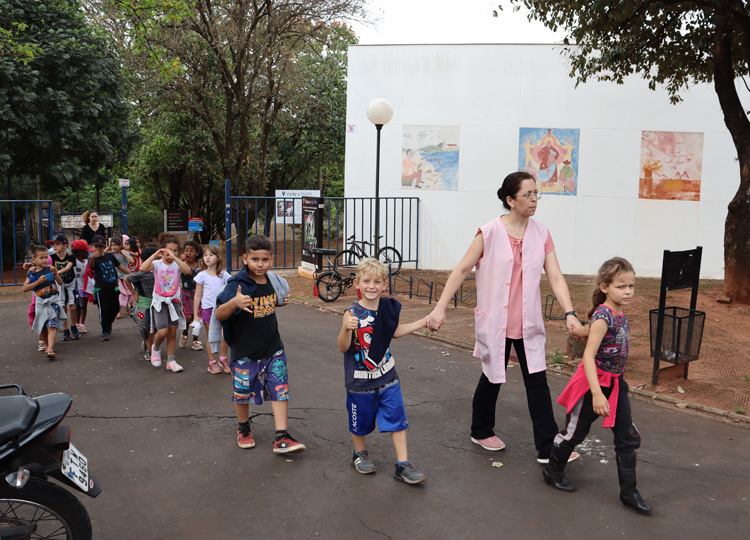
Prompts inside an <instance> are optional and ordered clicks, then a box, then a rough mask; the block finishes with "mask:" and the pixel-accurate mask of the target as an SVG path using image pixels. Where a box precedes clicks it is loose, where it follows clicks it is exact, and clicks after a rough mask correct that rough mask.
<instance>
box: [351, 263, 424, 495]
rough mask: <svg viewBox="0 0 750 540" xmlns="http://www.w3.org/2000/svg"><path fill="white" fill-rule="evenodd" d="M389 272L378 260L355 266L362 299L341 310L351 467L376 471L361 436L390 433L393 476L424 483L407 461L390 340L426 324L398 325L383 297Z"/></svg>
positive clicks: (391, 302) (395, 309) (391, 303)
mask: <svg viewBox="0 0 750 540" xmlns="http://www.w3.org/2000/svg"><path fill="white" fill-rule="evenodd" d="M387 279H388V269H387V268H386V266H385V265H384V264H383V263H381V262H380V261H378V260H376V259H364V260H362V261H361V262H360V263H359V264H358V265H357V279H356V280H355V281H354V285H355V286H356V287H357V289H359V292H360V293H361V294H362V298H361V299H360V300H359V301H358V302H354V304H352V306H351V307H350V308H349V309H348V310H346V311H345V312H344V320H343V322H342V325H341V332H340V333H339V337H338V342H337V344H338V347H339V350H340V351H341V352H343V353H344V372H345V384H346V394H347V397H346V406H347V410H348V411H349V431H350V432H351V435H352V442H353V443H354V454H353V455H352V465H353V466H354V468H355V469H356V470H357V472H359V473H361V474H370V473H374V472H375V465H374V464H373V463H372V461H370V458H369V456H368V454H367V450H366V449H365V436H366V435H369V434H370V433H372V432H373V431H374V430H375V424H376V423H377V426H378V429H379V430H380V431H381V432H390V433H391V438H392V439H393V446H394V447H395V449H396V460H397V462H396V466H395V470H394V472H393V476H394V478H396V480H400V481H402V482H406V483H407V484H419V483H421V482H424V481H425V475H424V474H422V473H421V472H420V471H418V470H417V469H415V468H414V466H413V465H412V464H411V462H410V461H409V457H408V452H407V445H406V430H407V429H409V422H408V421H407V420H406V410H405V408H404V398H403V395H402V394H401V384H400V383H399V380H398V374H397V373H396V367H395V361H394V360H393V357H392V356H391V350H390V346H389V345H390V341H391V339H392V338H399V337H401V336H405V335H407V334H411V333H412V332H414V331H415V330H419V329H420V328H422V327H423V326H425V325H426V320H427V319H426V318H424V319H420V320H418V321H416V322H413V323H407V324H399V323H398V318H399V313H400V311H401V304H399V303H398V301H396V300H395V299H394V298H382V295H383V293H384V292H385V289H386V287H387V283H388V282H387Z"/></svg>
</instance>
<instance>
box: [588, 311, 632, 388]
mask: <svg viewBox="0 0 750 540" xmlns="http://www.w3.org/2000/svg"><path fill="white" fill-rule="evenodd" d="M599 319H603V320H604V321H606V323H607V333H606V334H604V338H603V339H602V343H601V345H599V351H598V352H597V353H596V365H597V366H598V367H599V368H600V369H601V370H602V371H606V372H608V373H614V374H615V375H619V374H620V373H622V372H623V371H625V362H626V361H627V359H628V352H629V350H630V326H629V325H628V318H627V317H626V316H625V315H624V314H622V313H617V312H616V311H613V310H612V309H610V308H609V307H607V306H606V305H604V304H601V305H600V306H599V307H597V308H596V311H594V315H593V316H592V317H591V323H592V324H593V323H594V321H596V320H599Z"/></svg>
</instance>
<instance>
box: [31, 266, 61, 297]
mask: <svg viewBox="0 0 750 540" xmlns="http://www.w3.org/2000/svg"><path fill="white" fill-rule="evenodd" d="M42 276H46V278H47V279H46V281H44V282H43V283H40V284H38V285H37V286H35V287H34V288H33V289H32V292H33V293H34V294H35V295H37V296H38V297H39V298H49V297H51V296H54V295H56V294H57V293H58V287H57V281H56V280H55V276H54V274H52V270H50V269H49V267H47V268H42V269H41V270H33V271H30V272H29V273H28V274H26V277H27V278H29V283H36V282H37V281H39V279H40V278H41V277H42Z"/></svg>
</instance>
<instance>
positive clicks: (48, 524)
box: [0, 478, 92, 540]
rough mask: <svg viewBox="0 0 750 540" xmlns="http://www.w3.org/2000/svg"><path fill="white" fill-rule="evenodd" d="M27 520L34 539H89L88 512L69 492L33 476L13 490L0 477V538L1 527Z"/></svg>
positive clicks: (24, 523)
mask: <svg viewBox="0 0 750 540" xmlns="http://www.w3.org/2000/svg"><path fill="white" fill-rule="evenodd" d="M31 523H34V524H36V526H37V530H36V532H35V533H34V535H33V536H32V537H31V538H34V539H45V538H47V539H53V538H54V539H55V540H58V539H59V540H91V534H92V533H91V520H90V519H89V515H88V513H87V512H86V509H85V508H84V506H83V505H82V504H81V503H80V502H79V501H78V499H76V498H75V497H74V496H73V495H72V494H71V493H70V492H68V491H67V490H65V489H63V488H61V487H59V486H57V485H55V484H53V483H51V482H47V481H46V480H39V479H37V478H30V479H29V481H28V482H27V483H26V485H25V486H24V487H23V488H21V489H15V488H13V487H11V486H9V485H8V484H7V483H6V482H5V480H4V479H2V478H0V537H2V535H3V528H4V527H13V526H16V527H18V526H20V525H28V524H31Z"/></svg>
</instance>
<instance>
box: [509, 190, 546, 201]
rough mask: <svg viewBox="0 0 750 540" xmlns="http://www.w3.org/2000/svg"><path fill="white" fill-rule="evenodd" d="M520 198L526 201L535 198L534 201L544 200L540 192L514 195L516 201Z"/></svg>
mask: <svg viewBox="0 0 750 540" xmlns="http://www.w3.org/2000/svg"><path fill="white" fill-rule="evenodd" d="M518 197H521V198H522V199H526V200H529V199H531V198H532V197H533V198H534V199H536V200H539V199H541V198H542V193H541V192H539V191H527V192H525V193H516V194H515V195H513V198H514V199H516V198H518Z"/></svg>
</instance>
